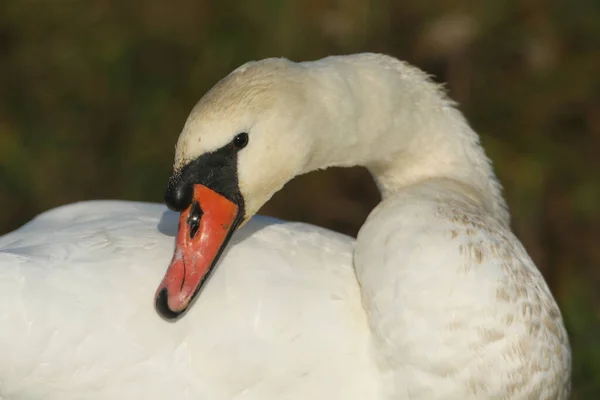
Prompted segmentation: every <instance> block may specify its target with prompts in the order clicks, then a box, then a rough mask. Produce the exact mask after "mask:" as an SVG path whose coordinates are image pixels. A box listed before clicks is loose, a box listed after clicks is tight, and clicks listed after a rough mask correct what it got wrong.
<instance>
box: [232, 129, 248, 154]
mask: <svg viewBox="0 0 600 400" xmlns="http://www.w3.org/2000/svg"><path fill="white" fill-rule="evenodd" d="M247 144H248V134H247V133H246V132H242V133H240V134H238V135H237V136H236V137H234V138H233V145H234V146H235V148H236V149H238V150H241V149H243V148H244V147H246V145H247Z"/></svg>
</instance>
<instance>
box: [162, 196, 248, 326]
mask: <svg viewBox="0 0 600 400" xmlns="http://www.w3.org/2000/svg"><path fill="white" fill-rule="evenodd" d="M238 214H239V207H238V205H237V204H235V203H234V202H233V201H231V200H229V199H227V198H226V197H224V196H222V195H220V194H219V193H217V192H215V191H213V190H211V189H209V188H207V187H206V186H204V185H199V184H197V185H194V195H193V199H192V203H191V205H190V206H189V207H188V208H187V209H186V210H184V211H182V212H181V215H180V217H179V230H178V232H177V238H176V241H175V252H174V254H173V259H172V260H171V264H170V265H169V268H168V269H167V273H166V274H165V277H164V278H163V280H162V282H161V283H160V286H159V287H158V289H157V290H156V295H155V304H156V309H157V311H158V312H159V314H161V315H162V316H163V317H165V318H167V319H173V318H176V317H178V316H179V315H180V314H182V313H183V312H184V311H185V310H186V309H187V308H188V307H189V305H190V303H191V301H192V300H193V298H194V297H195V296H196V294H197V293H198V292H199V290H200V289H201V288H202V285H203V284H204V282H206V280H207V278H208V277H209V276H210V273H211V272H212V270H213V268H214V266H215V264H216V263H217V261H218V259H219V256H220V255H221V252H222V251H223V249H224V248H225V246H226V244H227V242H228V241H229V238H230V237H231V234H232V233H233V231H234V230H235V227H236V226H237V225H238V224H239V220H240V218H238Z"/></svg>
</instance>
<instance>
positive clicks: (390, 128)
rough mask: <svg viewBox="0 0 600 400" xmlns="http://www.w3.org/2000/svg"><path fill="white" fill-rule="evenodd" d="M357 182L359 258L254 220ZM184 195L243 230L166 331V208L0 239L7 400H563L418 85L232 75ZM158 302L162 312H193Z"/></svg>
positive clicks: (178, 161) (495, 240) (72, 217)
mask: <svg viewBox="0 0 600 400" xmlns="http://www.w3.org/2000/svg"><path fill="white" fill-rule="evenodd" d="M240 132H244V134H247V138H246V139H247V140H246V141H243V142H240V141H239V140H238V138H239V135H240ZM240 143H242V144H241V145H240ZM350 165H363V166H365V167H367V168H368V169H369V171H370V172H371V174H372V175H373V177H374V179H375V181H376V183H377V185H378V187H379V189H380V191H381V193H382V199H383V200H382V202H381V203H380V204H379V205H378V206H377V207H376V208H375V210H374V211H373V212H372V213H371V215H370V216H369V218H368V219H367V221H366V223H365V225H364V226H363V227H362V229H361V231H360V232H359V235H358V238H357V240H356V242H354V241H353V240H352V239H350V238H347V237H345V236H341V235H338V234H334V233H332V232H329V231H326V230H323V229H320V228H316V227H309V226H306V225H302V224H289V223H275V222H265V221H264V220H262V219H252V216H253V215H254V214H255V213H256V212H257V210H258V209H259V208H260V207H261V206H262V205H263V204H264V203H265V202H266V201H267V200H268V199H269V198H270V197H271V196H272V195H273V194H274V193H275V192H276V191H277V190H279V189H280V188H281V186H282V185H284V184H285V183H286V182H287V181H289V180H290V179H292V178H293V177H294V176H296V175H298V174H302V173H305V172H308V171H312V170H315V169H319V168H326V167H329V166H350ZM194 185H203V187H205V188H208V189H212V190H215V191H217V192H218V191H221V192H223V193H228V196H229V198H230V199H232V201H234V202H235V203H236V204H237V207H239V208H238V209H239V211H238V213H239V217H240V218H241V219H243V221H244V222H248V221H249V222H248V223H247V224H246V225H245V226H244V227H243V228H241V229H240V230H239V231H238V232H237V233H236V234H234V235H233V239H232V242H231V243H232V245H231V246H230V247H229V248H228V250H227V251H226V252H225V253H224V254H223V255H222V257H221V258H220V261H219V264H218V265H217V267H216V268H215V269H214V272H213V274H212V277H211V279H210V280H208V281H207V283H206V285H205V286H204V287H203V289H202V291H201V292H200V294H199V295H198V296H197V299H196V302H195V303H194V304H192V305H191V306H189V312H187V314H185V315H184V316H183V317H182V318H180V319H179V320H178V321H177V322H175V323H169V322H166V321H164V320H161V319H160V318H159V317H158V316H157V315H156V314H155V313H154V310H152V308H151V306H150V304H149V303H148V301H150V298H149V296H151V291H152V288H153V282H157V280H159V277H160V274H161V271H162V272H164V268H165V267H164V266H165V265H166V264H167V263H168V257H169V253H170V252H171V251H172V241H173V238H172V237H171V236H172V235H174V234H175V230H176V228H175V225H176V224H177V223H176V218H177V217H176V214H174V213H169V212H167V213H165V210H164V208H162V207H160V206H156V205H140V204H132V203H84V204H80V205H74V206H67V207H66V208H62V209H58V210H55V211H51V212H49V213H47V214H45V215H42V216H41V217H39V218H37V219H36V220H34V221H33V222H31V223H30V224H28V225H25V226H24V227H23V228H21V229H20V230H18V231H16V232H14V233H11V234H9V235H7V236H5V237H3V238H2V240H1V242H0V249H1V251H2V252H1V253H0V304H2V306H0V321H1V322H2V326H3V327H4V326H8V327H9V328H8V331H7V333H6V335H4V338H5V339H2V340H0V353H2V354H9V356H8V357H3V358H2V359H0V397H4V398H9V399H10V398H15V399H16V398H19V399H20V398H27V399H34V398H44V399H52V398H57V399H58V398H60V399H67V398H69V396H73V397H72V398H78V399H85V398H89V399H95V398H102V399H108V398H123V397H127V398H146V399H154V398H157V399H158V398H164V397H165V395H171V396H175V395H176V396H178V397H182V398H210V399H234V398H235V399H254V398H256V399H259V398H260V399H275V398H277V399H296V398H298V399H299V398H322V399H332V398H340V399H342V398H343V399H352V398H369V399H484V398H487V399H492V398H493V399H523V400H525V399H566V398H568V395H569V390H570V368H571V356H570V349H569V342H568V337H567V334H566V331H565V329H564V325H563V322H562V317H561V314H560V311H559V309H558V307H557V305H556V302H555V301H554V299H553V297H552V294H551V293H550V290H549V289H548V287H547V285H546V283H545V282H544V279H543V277H542V275H541V274H540V272H539V271H538V270H537V268H536V267H535V265H534V264H533V262H532V261H531V259H530V258H529V256H528V255H527V253H526V251H525V249H524V248H523V246H522V245H521V244H520V243H519V241H518V239H517V238H516V237H515V236H514V235H513V234H512V232H511V231H510V228H509V214H508V211H507V208H506V205H505V202H504V200H503V198H502V195H501V187H500V185H499V183H498V181H497V180H496V178H495V176H494V173H493V170H492V167H491V163H490V162H489V160H488V159H487V157H486V156H485V153H484V151H483V149H482V148H481V146H480V144H479V139H478V136H477V134H476V133H475V132H474V131H473V130H472V128H471V127H470V126H469V124H468V123H467V122H466V120H465V119H464V117H463V116H462V114H461V113H460V112H459V111H458V110H457V109H456V107H455V106H454V104H453V103H452V102H451V101H450V100H448V99H447V98H446V96H445V95H444V93H443V92H442V91H441V90H440V89H439V88H438V86H437V85H435V84H434V83H432V82H431V81H430V80H429V79H428V78H427V76H426V75H425V74H423V73H422V72H421V71H420V70H418V69H416V68H414V67H411V66H409V65H407V64H405V63H402V62H400V61H398V60H396V59H394V58H391V57H387V56H383V55H375V54H359V55H352V56H339V57H328V58H325V59H322V60H318V61H314V62H306V63H292V62H289V61H287V60H284V59H268V60H263V61H259V62H253V63H248V64H246V65H244V66H242V67H240V68H238V69H237V70H235V71H234V72H232V73H231V74H230V75H229V76H227V77H226V78H224V79H223V80H222V81H220V82H219V83H218V84H217V85H215V87H214V88H213V89H211V90H210V91H209V92H208V93H207V94H206V95H205V96H204V97H203V98H202V99H201V100H200V102H199V103H198V104H197V105H196V107H195V108H194V110H193V111H192V113H191V114H190V117H189V118H188V120H187V122H186V124H185V126H184V128H183V131H182V133H181V135H180V137H179V140H178V142H177V147H176V152H175V162H174V171H173V175H172V177H171V179H170V181H169V186H168V190H167V196H166V199H167V203H168V204H170V205H171V206H174V207H176V208H178V209H181V210H183V209H184V208H186V207H188V205H189V204H193V202H194V201H196V200H194V199H195V198H196V197H192V194H191V193H192V192H191V188H192V187H194ZM193 196H196V194H195V192H194V195H193ZM226 197H227V196H226ZM190 207H192V206H191V205H190ZM186 212H188V211H186ZM182 215H184V214H182ZM190 215H191V214H190ZM161 216H162V217H161ZM161 218H163V221H162V222H161V220H160V219H161ZM202 218H209V217H207V216H203V217H202ZM186 224H188V225H189V224H190V222H189V219H188V222H186V221H185V220H180V227H179V229H180V233H181V232H182V231H181V229H185V225H186ZM190 226H191V225H190ZM157 227H158V228H157ZM161 227H162V228H161ZM186 232H187V231H186ZM170 235H171V236H170ZM189 236H190V238H192V240H193V234H192V233H191V231H190V234H189ZM180 237H181V238H184V239H185V238H186V237H187V236H185V235H183V236H181V235H178V239H177V240H178V241H179V240H180V239H179V238H180ZM185 240H187V239H185ZM225 240H227V239H225ZM178 251H179V250H177V251H176V253H175V256H174V258H173V260H174V261H173V262H176V261H177V260H178V259H180V258H181V257H180V256H181V254H179V253H177V252H178ZM178 257H179V258H178ZM217 257H218V256H217ZM184 267H185V264H184ZM209 273H210V270H209ZM173 276H175V275H172V276H170V275H169V273H167V275H166V277H165V280H166V281H165V282H172V281H169V279H170V277H171V278H172V277H173ZM184 283H185V281H182V284H181V287H182V288H183V286H184ZM169 288H170V289H169V290H171V292H169V294H168V296H170V297H168V299H169V301H171V303H160V299H161V297H160V296H158V297H157V299H159V300H157V307H158V309H159V311H160V310H161V307H159V306H158V305H159V303H160V304H162V310H163V311H161V313H162V312H164V310H166V311H169V310H168V307H171V305H172V304H176V305H179V304H184V306H185V307H186V309H187V307H188V305H187V303H177V301H178V299H179V297H177V296H180V295H182V294H179V293H177V292H176V288H175V286H173V285H172V284H171V286H169ZM173 288H175V289H173ZM174 290H175V292H173V291H174ZM165 293H166V292H165ZM192 297H193V295H192ZM163 299H167V297H163ZM163 315H165V314H163ZM166 315H169V314H168V312H167V313H166ZM124 394H127V396H124ZM186 396H187V397H186Z"/></svg>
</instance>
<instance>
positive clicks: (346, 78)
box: [300, 54, 509, 225]
mask: <svg viewBox="0 0 600 400" xmlns="http://www.w3.org/2000/svg"><path fill="white" fill-rule="evenodd" d="M300 65H302V66H303V67H305V70H306V72H307V76H308V83H309V84H308V88H309V89H308V90H309V92H308V93H307V96H308V98H309V101H310V105H309V107H311V111H312V112H311V115H312V116H313V118H312V119H311V120H312V121H314V124H315V125H312V126H310V129H312V130H313V132H321V134H320V135H317V137H316V143H315V146H314V148H313V150H314V151H313V152H312V154H311V158H310V159H309V160H308V161H307V165H306V168H305V169H306V170H305V171H303V172H308V171H311V170H315V169H320V168H326V167H329V166H354V165H361V166H365V167H367V168H368V169H369V171H370V172H371V174H372V175H373V177H374V179H375V182H376V183H377V185H378V187H379V189H380V191H381V194H382V197H383V199H384V200H385V199H386V198H388V197H390V196H393V194H394V193H395V192H396V191H398V190H399V189H402V188H405V187H407V186H410V185H414V184H418V183H420V182H424V181H426V180H431V179H440V178H445V179H451V180H454V181H456V182H457V184H459V185H461V187H462V190H463V192H465V193H466V194H467V195H469V197H471V198H473V199H474V200H477V201H478V202H479V203H480V204H481V205H482V207H483V208H484V209H485V210H486V211H487V212H488V213H489V214H490V215H492V216H494V217H495V218H496V219H497V220H498V221H500V222H502V223H503V224H505V225H508V222H509V216H508V212H507V210H506V205H505V202H504V199H503V198H502V195H501V187H500V185H499V183H498V181H497V180H496V178H495V176H494V173H493V171H492V167H491V163H490V161H489V159H488V158H487V157H486V155H485V153H484V151H483V149H482V148H481V146H480V144H479V137H478V135H477V134H476V133H475V132H474V131H473V130H472V129H471V127H470V126H469V125H468V123H467V122H466V120H465V119H464V117H463V116H462V114H461V113H460V112H459V111H458V110H457V109H456V108H455V107H454V104H453V103H452V102H451V101H450V100H448V99H447V97H446V96H445V95H444V93H443V91H442V90H441V89H440V87H439V86H438V85H436V84H435V83H433V82H431V81H430V80H429V78H428V77H427V75H425V73H423V72H422V71H420V70H419V69H417V68H414V67H412V66H410V65H408V64H406V63H403V62H400V61H398V60H396V59H394V58H391V57H387V56H383V55H375V54H362V55H356V56H350V57H348V56H346V57H328V58H325V59H322V60H319V61H315V62H308V63H302V64H300ZM315 116H316V118H315Z"/></svg>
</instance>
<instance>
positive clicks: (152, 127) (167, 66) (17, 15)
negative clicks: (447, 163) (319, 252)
mask: <svg viewBox="0 0 600 400" xmlns="http://www.w3.org/2000/svg"><path fill="white" fill-rule="evenodd" d="M360 51H374V52H384V53H388V54H391V55H394V56H396V57H399V58H401V59H404V60H407V61H409V62H411V63H413V64H416V65H418V66H419V67H421V68H423V69H425V70H426V71H428V72H430V73H431V74H434V75H435V77H436V79H437V80H439V81H441V82H448V84H447V87H448V90H449V91H450V93H451V96H452V97H453V98H454V99H456V100H458V101H459V103H460V107H461V109H462V110H463V112H464V113H465V114H466V115H467V117H468V118H469V120H470V121H471V122H472V124H473V126H474V127H475V129H476V130H477V131H478V132H480V134H481V135H482V140H483V144H484V146H485V147H486V149H487V151H488V154H489V155H490V157H491V158H492V159H493V161H494V163H495V167H496V171H497V173H498V175H499V177H500V179H501V181H502V183H503V184H504V186H505V195H506V197H507V200H508V203H509V205H510V209H511V211H512V215H513V228H514V230H515V232H516V233H517V235H518V236H519V237H520V238H521V240H522V241H523V243H524V245H525V247H526V248H527V249H528V251H529V252H530V254H531V256H532V257H533V259H534V260H535V261H536V263H537V265H538V266H539V267H540V269H541V270H542V271H543V273H544V275H545V276H546V278H547V280H548V282H549V283H550V285H551V287H552V290H553V291H554V293H555V295H556V297H557V299H558V301H559V303H560V305H561V307H562V310H563V312H564V314H565V319H566V322H567V325H568V329H569V333H570V336H571V341H572V345H573V350H574V369H573V377H574V395H573V398H574V399H598V398H600V291H599V290H598V288H599V285H600V271H599V269H598V267H599V266H600V208H599V207H598V205H599V203H600V157H598V152H600V1H598V0H578V1H567V0H565V1H542V0H531V1H502V0H497V1H492V0H488V1H481V2H477V1H463V0H454V1H450V0H446V1H437V2H431V1H411V2H409V1H393V0H388V1H375V0H373V1H368V0H337V1H333V0H327V1H322V0H287V1H286V0H255V1H237V2H232V1H223V0H221V1H212V0H174V1H164V0H130V1H121V0H88V1H81V0H80V1H75V0H2V2H0V188H1V191H0V210H2V212H0V233H5V232H8V231H10V230H12V229H14V228H16V227H18V226H19V225H21V224H23V223H24V222H26V221H27V220H29V219H30V218H32V217H33V216H34V215H36V214H38V213H40V212H41V211H44V210H47V209H49V208H51V207H54V206H58V205H61V204H65V203H69V202H73V201H78V200H85V199H100V198H102V199H104V198H118V199H130V200H147V201H158V202H159V201H161V200H162V194H163V189H164V186H165V183H166V180H167V178H168V176H169V173H170V169H171V162H172V157H173V149H174V145H175V141H176V139H177V136H178V134H179V131H180V129H181V127H182V125H183V123H184V121H185V118H186V116H187V114H188V112H189V111H190V109H191V108H192V106H193V105H194V103H195V102H196V101H197V100H198V99H199V98H200V96H201V95H202V94H203V93H204V92H205V91H206V90H207V89H208V88H210V87H211V86H212V85H213V84H214V83H215V82H216V81H217V80H218V79H220V78H221V77H223V76H224V75H225V74H227V73H228V72H230V71H231V70H232V69H233V68H235V67H237V66H238V65H240V64H242V63H244V62H246V61H249V60H253V59H261V58H265V57H271V56H284V57H288V58H291V59H294V60H308V59H315V58H320V57H324V56H326V55H330V54H343V53H354V52H360ZM378 200H379V195H378V193H377V190H376V188H375V186H374V184H373V182H372V181H371V178H370V176H369V175H368V173H366V171H365V170H362V169H359V168H356V169H349V170H341V169H332V170H328V171H321V172H318V173H312V174H309V175H306V176H302V177H299V178H297V179H296V180H294V181H293V182H291V183H290V184H289V185H288V186H287V187H286V188H285V189H284V190H283V191H282V192H280V193H279V194H278V195H276V196H275V197H274V198H273V199H272V200H271V201H270V202H269V203H268V204H267V205H266V206H265V207H264V209H263V213H265V214H270V215H275V216H279V217H283V218H287V219H293V220H303V221H308V222H311V223H315V224H319V225H323V226H326V227H330V228H332V229H335V230H338V231H342V232H345V233H348V234H356V232H357V230H358V228H359V227H360V225H361V224H362V222H363V221H364V219H365V218H366V216H367V214H368V213H369V212H370V210H371V209H372V208H373V206H374V205H375V204H376V203H377V202H378Z"/></svg>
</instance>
